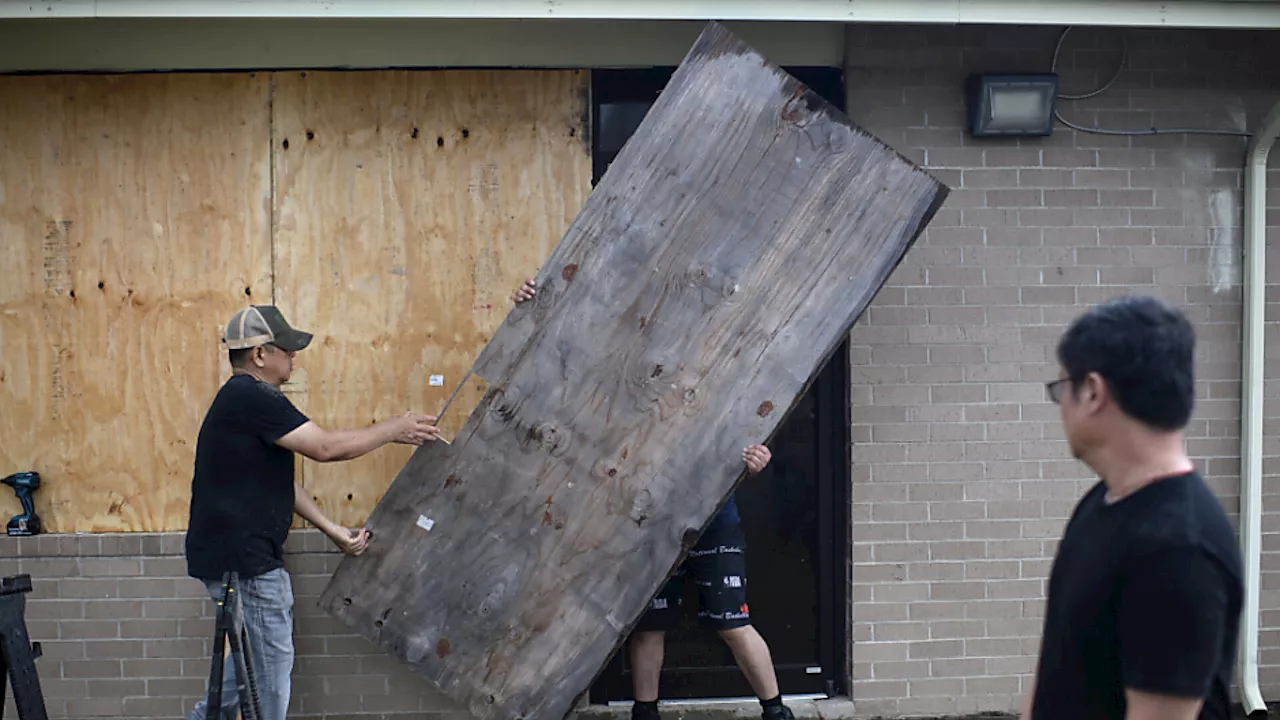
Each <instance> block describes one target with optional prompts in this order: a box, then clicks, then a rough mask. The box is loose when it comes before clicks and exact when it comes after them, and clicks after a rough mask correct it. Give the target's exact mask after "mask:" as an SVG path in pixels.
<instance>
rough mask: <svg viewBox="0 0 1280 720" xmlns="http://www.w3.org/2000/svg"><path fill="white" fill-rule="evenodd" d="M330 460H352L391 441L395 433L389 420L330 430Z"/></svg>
mask: <svg viewBox="0 0 1280 720" xmlns="http://www.w3.org/2000/svg"><path fill="white" fill-rule="evenodd" d="M329 432H330V434H331V436H332V437H331V439H330V443H331V444H330V448H329V452H328V453H327V455H328V457H329V459H330V460H354V459H355V458H358V457H360V456H361V455H364V454H366V453H370V452H373V451H374V450H377V449H378V448H380V447H382V446H383V445H386V444H387V443H390V442H392V441H393V440H394V439H395V434H394V432H393V430H392V426H391V422H390V421H383V422H380V423H378V424H376V425H370V426H369V427H363V428H353V429H350V430H331V431H329Z"/></svg>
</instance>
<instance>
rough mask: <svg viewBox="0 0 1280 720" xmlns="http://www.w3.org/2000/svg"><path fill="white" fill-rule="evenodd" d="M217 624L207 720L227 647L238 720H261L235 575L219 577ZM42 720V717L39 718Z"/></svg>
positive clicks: (218, 692)
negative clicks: (229, 654) (228, 647)
mask: <svg viewBox="0 0 1280 720" xmlns="http://www.w3.org/2000/svg"><path fill="white" fill-rule="evenodd" d="M217 602H218V614H217V621H216V623H215V625H214V635H213V669H212V670H211V671H210V672H209V698H208V702H207V705H208V710H207V711H206V712H207V713H209V716H210V717H214V716H215V715H216V714H217V713H219V712H220V710H219V708H221V707H222V665H223V662H224V657H223V656H224V655H225V653H226V648H227V643H228V642H230V644H231V659H232V664H233V666H234V667H235V672H236V699H237V700H238V701H239V703H240V718H241V720H262V703H261V701H260V700H259V699H258V682H257V680H255V679H254V674H253V662H254V660H253V651H252V650H251V649H250V647H249V633H248V631H247V630H246V629H245V626H244V612H243V608H242V607H241V605H240V578H239V576H238V575H237V574H236V573H233V572H232V573H227V574H225V575H223V576H222V597H221V599H219V600H218V601H217ZM24 720H25V719H24ZM41 720H43V716H42V718H41Z"/></svg>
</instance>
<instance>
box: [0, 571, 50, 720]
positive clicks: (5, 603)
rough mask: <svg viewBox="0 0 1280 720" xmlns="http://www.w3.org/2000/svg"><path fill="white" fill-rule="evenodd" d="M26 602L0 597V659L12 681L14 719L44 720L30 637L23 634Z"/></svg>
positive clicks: (38, 679)
mask: <svg viewBox="0 0 1280 720" xmlns="http://www.w3.org/2000/svg"><path fill="white" fill-rule="evenodd" d="M26 602H27V599H26V597H24V596H23V595H20V594H16V595H6V596H3V597H0V656H3V658H4V665H5V670H6V672H7V675H8V677H9V679H10V680H12V681H13V705H14V708H16V709H17V711H18V719H19V720H48V718H49V716H48V714H47V713H46V711H45V707H44V696H43V695H42V694H41V693H40V676H39V675H37V674H36V659H35V655H34V653H33V651H32V648H31V638H30V637H29V636H28V635H27V620H26V617H25V610H26ZM0 712H3V711H2V710H0Z"/></svg>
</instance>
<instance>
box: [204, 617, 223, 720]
mask: <svg viewBox="0 0 1280 720" xmlns="http://www.w3.org/2000/svg"><path fill="white" fill-rule="evenodd" d="M218 613H219V614H221V613H222V610H221V608H219V610H218ZM218 625H219V627H218V630H217V632H216V634H215V635H214V636H213V663H212V665H213V667H212V668H210V670H209V698H208V700H207V701H206V702H205V711H204V714H205V717H206V718H209V717H210V716H212V715H213V713H217V714H218V716H219V717H220V716H221V715H222V673H223V670H224V667H225V663H226V658H225V657H224V655H225V654H226V647H227V633H226V631H225V630H224V629H223V628H222V627H221V620H219V623H218Z"/></svg>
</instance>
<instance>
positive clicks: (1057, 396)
mask: <svg viewBox="0 0 1280 720" xmlns="http://www.w3.org/2000/svg"><path fill="white" fill-rule="evenodd" d="M1069 382H1071V378H1058V379H1057V380H1054V381H1053V382H1047V383H1045V384H1044V389H1045V390H1047V391H1048V392H1049V399H1050V400H1052V401H1053V404H1055V405H1058V404H1061V403H1062V390H1063V389H1064V388H1065V387H1066V386H1067V383H1069Z"/></svg>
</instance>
